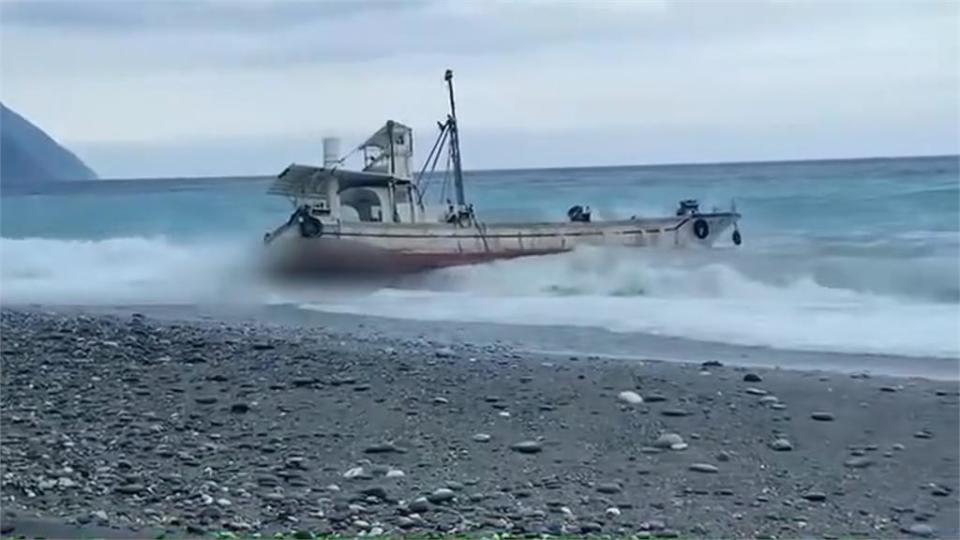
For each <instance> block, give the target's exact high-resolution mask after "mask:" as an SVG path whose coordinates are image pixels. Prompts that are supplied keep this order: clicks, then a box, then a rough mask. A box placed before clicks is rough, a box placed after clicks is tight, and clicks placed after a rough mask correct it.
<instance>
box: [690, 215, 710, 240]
mask: <svg viewBox="0 0 960 540" xmlns="http://www.w3.org/2000/svg"><path fill="white" fill-rule="evenodd" d="M693 234H694V235H695V236H696V237H697V238H699V239H701V240H703V239H704V238H706V237H708V236H710V225H708V224H707V220H705V219H702V218H700V219H697V220H696V221H694V222H693Z"/></svg>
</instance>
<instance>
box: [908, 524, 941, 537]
mask: <svg viewBox="0 0 960 540" xmlns="http://www.w3.org/2000/svg"><path fill="white" fill-rule="evenodd" d="M900 530H901V531H902V532H905V533H907V534H909V535H912V536H919V537H921V538H930V537H932V536H933V532H934V531H933V527H931V526H929V525H927V524H926V523H914V524H913V525H911V526H909V527H904V528H902V529H900Z"/></svg>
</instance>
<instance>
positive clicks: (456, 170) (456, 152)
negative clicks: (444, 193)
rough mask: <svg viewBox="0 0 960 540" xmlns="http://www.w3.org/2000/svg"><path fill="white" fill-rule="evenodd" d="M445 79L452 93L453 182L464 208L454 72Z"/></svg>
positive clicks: (451, 142)
mask: <svg viewBox="0 0 960 540" xmlns="http://www.w3.org/2000/svg"><path fill="white" fill-rule="evenodd" d="M443 79H444V80H445V81H447V90H448V91H449V92H450V116H449V117H448V118H447V125H448V126H449V128H450V159H451V160H452V161H453V180H454V185H455V186H456V190H457V206H458V207H459V208H463V206H464V204H465V203H466V200H465V198H464V196H463V169H462V168H461V167H460V133H459V131H458V130H457V107H456V105H455V103H454V101H453V70H451V69H448V70H447V72H446V74H444V76H443Z"/></svg>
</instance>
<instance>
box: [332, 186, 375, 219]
mask: <svg viewBox="0 0 960 540" xmlns="http://www.w3.org/2000/svg"><path fill="white" fill-rule="evenodd" d="M340 205H341V207H348V208H350V209H352V210H353V211H354V212H356V215H357V220H358V221H383V204H382V203H381V201H380V196H379V195H378V194H377V192H376V191H374V190H372V189H368V188H351V189H347V190H344V191H343V192H341V193H340ZM346 216H347V213H344V218H346Z"/></svg>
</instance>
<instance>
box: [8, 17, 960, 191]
mask: <svg viewBox="0 0 960 540" xmlns="http://www.w3.org/2000/svg"><path fill="white" fill-rule="evenodd" d="M957 5H958V4H957V3H956V2H953V1H941V2H924V1H921V0H905V1H902V2H894V1H883V0H876V1H871V0H863V1H850V2H827V1H803V2H801V1H797V2H789V1H784V0H770V1H764V0H756V1H749V2H742V3H737V2H722V1H701V2H694V1H669V2H668V1H658V0H637V1H623V2H614V1H606V2H605V1H602V0H601V1H586V0H584V1H582V2H546V1H540V0H518V1H513V2H509V3H507V2H503V3H498V2H495V1H493V0H490V1H468V0H454V1H449V2H434V1H413V0H409V1H399V0H398V1H366V2H365V1H362V0H357V1H345V2H340V1H333V0H327V1H315V0H310V1H307V0H301V1H290V2H254V1H248V0H237V1H230V2H228V1H220V2H204V1H196V2H189V1H186V0H165V1H159V0H157V1H145V2H138V1H136V0H129V1H128V0H114V1H112V2H99V1H94V0H83V1H76V0H67V1H63V2H58V1H52V0H31V1H16V0H0V8H2V11H0V17H2V18H0V32H2V33H0V46H2V49H0V54H2V57H0V75H2V79H0V98H2V100H3V102H4V103H5V104H7V105H8V106H10V107H11V108H13V109H15V110H16V111H18V112H20V113H21V114H23V115H24V116H26V117H27V118H28V119H30V120H31V121H33V122H34V123H36V124H38V125H39V126H40V127H41V128H43V129H44V130H46V131H47V132H48V133H50V134H51V135H53V136H54V137H55V138H56V139H58V140H59V141H61V142H63V143H64V144H66V145H67V146H68V147H70V148H71V149H73V150H74V151H75V152H76V153H77V154H78V155H80V157H81V158H83V159H84V160H85V161H87V163H88V164H90V165H91V166H92V167H93V168H94V169H95V170H97V171H98V172H99V173H100V174H101V176H108V177H113V176H125V177H130V176H168V175H209V174H262V173H268V174H269V173H276V172H278V171H280V170H282V169H283V167H284V166H286V165H287V164H288V163H289V162H291V161H297V162H301V163H311V162H318V161H320V160H321V138H322V137H323V136H325V135H338V136H341V137H343V138H344V143H343V146H344V147H345V148H347V147H349V146H350V145H352V144H356V143H358V142H360V139H361V138H362V137H363V135H364V134H366V133H367V132H372V131H374V130H375V129H377V128H378V127H379V126H380V125H381V124H382V123H383V122H384V121H385V120H386V119H387V118H393V119H395V120H398V121H401V122H404V123H407V124H409V125H411V126H413V127H414V128H415V129H416V130H417V136H418V137H417V139H416V140H417V145H418V148H417V154H418V158H420V159H422V157H423V156H424V155H425V154H426V152H427V151H428V150H429V147H430V145H431V144H432V139H433V137H434V135H435V131H436V127H435V121H436V120H440V119H442V118H443V117H444V114H445V112H446V101H445V100H446V95H445V90H444V86H443V71H444V69H446V68H448V67H450V68H453V69H454V71H455V74H456V79H455V82H456V87H457V97H458V113H459V116H460V124H461V131H462V146H463V154H464V162H465V165H466V166H467V167H468V168H502V167H537V166H543V167H555V166H569V165H613V164H640V163H664V162H690V161H700V162H702V161H731V160H769V159H792V158H816V157H849V156H878V155H913V154H944V153H957V151H958V116H960V111H958V105H957V97H958V73H957V65H958V25H960V18H958V11H957V10H958V7H957ZM418 162H419V159H418Z"/></svg>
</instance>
